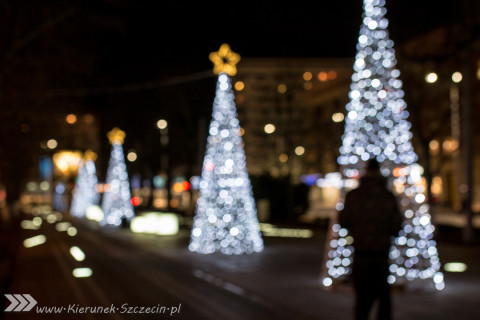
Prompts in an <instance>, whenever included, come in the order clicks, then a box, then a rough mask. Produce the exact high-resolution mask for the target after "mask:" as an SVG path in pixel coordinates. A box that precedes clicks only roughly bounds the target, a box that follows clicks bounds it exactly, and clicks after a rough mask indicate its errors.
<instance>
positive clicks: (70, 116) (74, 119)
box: [65, 113, 77, 124]
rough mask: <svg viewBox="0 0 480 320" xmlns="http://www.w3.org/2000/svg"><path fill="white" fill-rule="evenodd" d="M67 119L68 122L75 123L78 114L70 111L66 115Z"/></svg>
mask: <svg viewBox="0 0 480 320" xmlns="http://www.w3.org/2000/svg"><path fill="white" fill-rule="evenodd" d="M65 121H67V123H68V124H74V123H75V122H77V116H76V115H74V114H73V113H70V114H69V115H67V116H66V117H65Z"/></svg>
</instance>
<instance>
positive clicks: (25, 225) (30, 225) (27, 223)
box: [20, 220, 40, 230]
mask: <svg viewBox="0 0 480 320" xmlns="http://www.w3.org/2000/svg"><path fill="white" fill-rule="evenodd" d="M20 227H21V228H22V229H25V230H38V229H40V226H38V225H35V223H34V222H33V221H31V220H22V221H21V222H20Z"/></svg>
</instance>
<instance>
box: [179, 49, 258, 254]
mask: <svg viewBox="0 0 480 320" xmlns="http://www.w3.org/2000/svg"><path fill="white" fill-rule="evenodd" d="M210 59H211V60H212V62H214V64H215V69H214V71H215V73H217V74H218V81H217V88H216V96H215V100H214V103H213V111H212V119H211V122H210V127H209V137H208V139H207V150H206V152H205V158H204V162H203V168H202V176H201V181H200V194H199V198H198V200H197V208H196V212H195V217H194V224H193V228H192V231H191V240H190V244H189V247H188V248H189V250H190V251H194V252H198V253H202V254H209V253H213V252H216V251H219V252H221V253H223V254H243V253H252V252H259V251H262V250H263V240H262V237H261V233H260V229H259V223H258V218H257V211H256V206H255V200H254V198H253V193H252V187H251V183H250V178H249V176H248V173H247V169H246V158H245V152H244V149H243V142H242V137H241V135H240V124H239V121H238V118H237V112H236V107H235V101H234V98H235V97H234V94H233V91H232V84H231V81H230V77H229V75H234V74H235V73H236V67H235V65H236V63H237V62H238V61H239V60H240V56H239V55H238V54H236V53H234V52H233V51H231V50H230V47H229V46H228V45H227V44H223V45H222V46H221V47H220V50H219V51H218V52H214V53H212V54H211V55H210Z"/></svg>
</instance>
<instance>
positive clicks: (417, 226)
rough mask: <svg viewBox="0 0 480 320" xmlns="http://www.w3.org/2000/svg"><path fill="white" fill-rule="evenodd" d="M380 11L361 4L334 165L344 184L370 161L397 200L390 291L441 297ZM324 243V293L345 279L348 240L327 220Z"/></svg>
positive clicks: (377, 4)
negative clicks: (431, 292)
mask: <svg viewBox="0 0 480 320" xmlns="http://www.w3.org/2000/svg"><path fill="white" fill-rule="evenodd" d="M384 5H385V1H384V0H364V12H363V23H362V25H361V28H360V36H359V38H358V44H357V55H356V58H355V63H354V74H353V76H352V84H351V90H350V93H349V97H350V102H349V103H348V104H347V105H346V109H347V116H346V118H345V131H344V134H343V137H342V140H343V141H342V147H341V148H340V156H339V158H338V163H339V165H340V171H341V173H342V174H343V176H344V178H345V179H350V180H351V181H352V180H353V181H355V179H357V178H358V177H359V176H361V175H362V173H363V170H364V167H365V162H366V161H367V160H368V159H370V158H376V159H377V160H378V161H379V162H380V163H381V171H382V174H384V175H385V176H387V177H389V182H390V186H391V187H392V190H393V191H395V192H396V194H397V195H398V198H399V200H400V201H399V205H400V208H401V210H402V212H403V213H404V216H405V221H404V225H403V226H404V227H403V230H401V231H400V233H399V235H398V237H397V238H396V239H395V243H394V244H393V245H392V248H391V251H390V258H391V265H390V271H391V275H390V276H389V278H388V281H389V283H391V284H394V285H406V284H408V285H410V286H415V287H418V288H428V287H432V288H433V287H435V288H436V289H438V290H441V289H443V288H444V282H443V274H442V273H441V272H439V270H440V261H439V258H438V253H437V249H436V243H435V241H434V240H433V231H434V229H435V228H434V226H433V225H432V224H431V217H430V214H429V206H428V205H427V204H426V203H425V196H424V193H425V186H424V185H425V184H424V179H423V178H422V173H423V171H422V168H421V167H420V166H419V165H418V164H416V161H417V155H416V153H415V151H414V150H413V147H412V144H411V138H412V133H411V132H410V127H411V126H410V123H409V122H408V120H407V118H408V112H407V110H406V103H405V101H404V100H403V96H404V92H403V90H402V82H401V80H399V75H400V72H399V70H398V69H396V63H397V62H396V57H395V51H394V49H393V41H392V40H390V39H389V34H388V30H387V26H388V20H387V19H386V18H385V13H386V9H385V8H384ZM344 191H346V190H344ZM342 201H343V199H341V200H340V202H339V203H338V205H337V209H338V210H341V209H342V207H343V205H342ZM340 214H341V213H340ZM327 240H328V241H327V248H326V255H325V259H324V264H323V265H322V272H321V277H320V281H321V285H323V286H325V287H330V288H331V287H335V285H336V284H341V283H343V282H344V280H346V278H347V276H348V274H350V272H351V265H352V261H353V260H352V259H353V258H354V252H353V246H352V242H353V241H354V239H353V238H352V237H351V236H349V234H348V231H347V230H346V229H344V228H342V226H340V225H339V224H338V223H337V222H336V220H335V219H332V222H331V228H330V230H329V235H328V237H327ZM407 280H410V281H407Z"/></svg>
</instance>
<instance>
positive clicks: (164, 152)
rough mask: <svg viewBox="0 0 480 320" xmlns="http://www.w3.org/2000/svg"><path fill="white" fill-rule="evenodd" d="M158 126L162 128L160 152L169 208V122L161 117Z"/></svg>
mask: <svg viewBox="0 0 480 320" xmlns="http://www.w3.org/2000/svg"><path fill="white" fill-rule="evenodd" d="M157 128H158V129H160V145H161V154H160V171H161V172H162V173H164V174H165V180H166V184H165V190H166V196H167V209H170V174H169V172H168V171H169V163H168V143H169V137H168V122H167V120H165V119H160V120H158V121H157Z"/></svg>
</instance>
